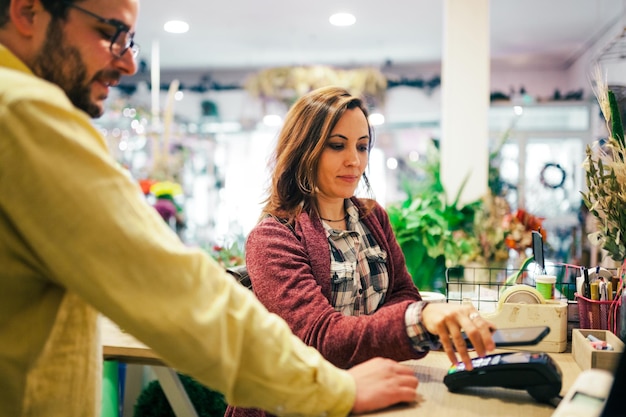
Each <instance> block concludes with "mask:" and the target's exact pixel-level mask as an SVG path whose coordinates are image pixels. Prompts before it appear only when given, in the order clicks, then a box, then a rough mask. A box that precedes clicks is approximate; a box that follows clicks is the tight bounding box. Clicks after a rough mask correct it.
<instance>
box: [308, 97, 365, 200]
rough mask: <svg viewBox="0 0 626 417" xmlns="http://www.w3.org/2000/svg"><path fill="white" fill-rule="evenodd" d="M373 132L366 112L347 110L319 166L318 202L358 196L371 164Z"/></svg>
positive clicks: (326, 147) (331, 135) (326, 145)
mask: <svg viewBox="0 0 626 417" xmlns="http://www.w3.org/2000/svg"><path fill="white" fill-rule="evenodd" d="M369 143H370V135H369V129H368V125H367V119H366V118H365V114H363V111H361V109H359V108H355V109H351V110H346V112H345V113H344V114H343V115H342V116H341V118H340V119H339V121H338V122H337V124H336V125H335V127H334V129H333V130H332V132H331V134H330V136H329V137H328V138H327V139H326V144H325V146H324V151H323V152H322V155H321V157H320V160H319V165H318V168H317V182H316V185H317V188H318V189H319V191H318V194H317V198H318V202H320V203H324V202H331V201H335V200H343V199H346V198H350V197H352V196H353V195H354V192H355V190H356V187H357V186H358V185H359V180H360V179H361V176H362V175H363V172H365V168H366V167H367V159H368V153H369Z"/></svg>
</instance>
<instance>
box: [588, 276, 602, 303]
mask: <svg viewBox="0 0 626 417" xmlns="http://www.w3.org/2000/svg"><path fill="white" fill-rule="evenodd" d="M589 287H590V289H591V299H592V300H599V299H600V291H599V288H598V283H597V282H596V281H594V282H592V283H591V284H589Z"/></svg>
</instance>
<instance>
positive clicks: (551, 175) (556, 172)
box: [539, 162, 567, 190]
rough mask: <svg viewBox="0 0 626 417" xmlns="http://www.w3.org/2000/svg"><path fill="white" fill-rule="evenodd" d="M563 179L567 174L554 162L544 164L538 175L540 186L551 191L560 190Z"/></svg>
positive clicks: (563, 182)
mask: <svg viewBox="0 0 626 417" xmlns="http://www.w3.org/2000/svg"><path fill="white" fill-rule="evenodd" d="M546 177H547V178H546ZM565 178H567V173H566V172H565V170H564V169H563V167H562V166H561V165H560V164H557V163H556V162H548V163H547V164H545V165H544V166H543V168H542V169H541V173H540V174H539V181H541V185H543V186H544V187H546V188H552V189H553V190H556V189H558V188H562V187H563V184H565Z"/></svg>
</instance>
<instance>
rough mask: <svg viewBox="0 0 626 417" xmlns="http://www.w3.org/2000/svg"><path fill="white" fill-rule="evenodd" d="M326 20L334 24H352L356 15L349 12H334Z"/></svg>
mask: <svg viewBox="0 0 626 417" xmlns="http://www.w3.org/2000/svg"><path fill="white" fill-rule="evenodd" d="M328 21H329V22H330V24H331V25H335V26H352V25H354V23H355V22H356V17H354V15H353V14H351V13H335V14H334V15H332V16H330V18H329V19H328Z"/></svg>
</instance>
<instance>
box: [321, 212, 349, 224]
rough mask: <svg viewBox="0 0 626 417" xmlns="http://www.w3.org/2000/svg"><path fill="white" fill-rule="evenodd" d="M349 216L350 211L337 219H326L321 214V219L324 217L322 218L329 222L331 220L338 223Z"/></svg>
mask: <svg viewBox="0 0 626 417" xmlns="http://www.w3.org/2000/svg"><path fill="white" fill-rule="evenodd" d="M347 218H348V213H346V215H345V216H343V217H342V218H341V219H337V220H331V219H325V218H323V217H322V216H320V219H322V220H324V221H327V222H330V223H338V222H342V221H344V220H345V219H347Z"/></svg>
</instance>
